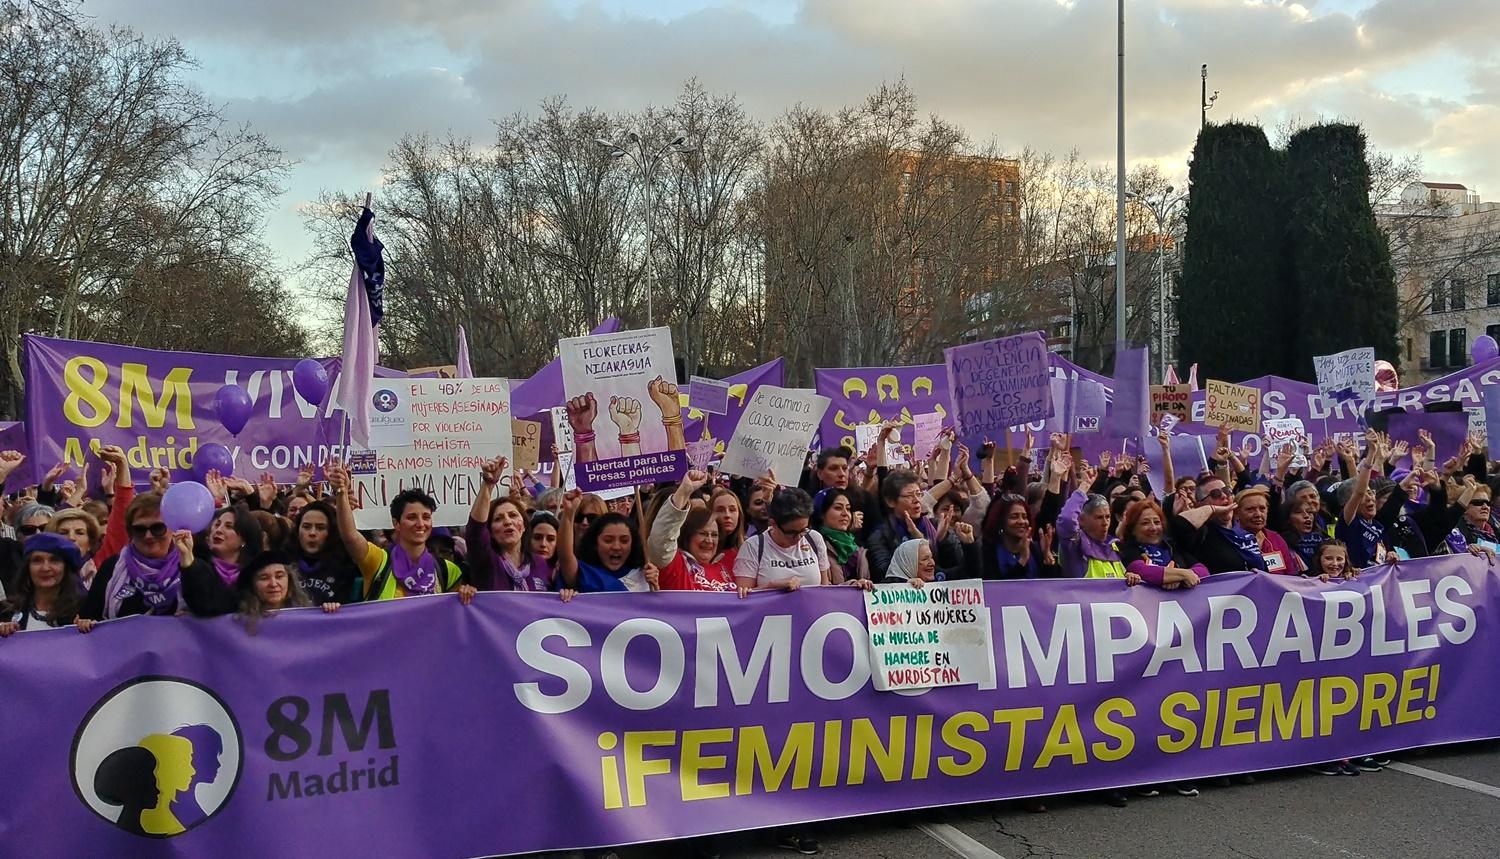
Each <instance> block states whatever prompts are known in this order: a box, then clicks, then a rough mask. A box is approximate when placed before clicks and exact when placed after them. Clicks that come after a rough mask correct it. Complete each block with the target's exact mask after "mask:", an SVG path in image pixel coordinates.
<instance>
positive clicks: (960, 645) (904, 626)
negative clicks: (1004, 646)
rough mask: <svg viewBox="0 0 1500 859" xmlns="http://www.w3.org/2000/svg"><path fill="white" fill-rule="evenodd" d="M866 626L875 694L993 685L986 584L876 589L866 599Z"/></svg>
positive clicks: (900, 585) (946, 583) (956, 582)
mask: <svg viewBox="0 0 1500 859" xmlns="http://www.w3.org/2000/svg"><path fill="white" fill-rule="evenodd" d="M865 625H866V627H867V629H868V630H869V633H870V659H871V665H870V668H871V674H872V679H873V680H874V681H875V689H876V690H877V691H880V692H890V691H893V690H896V689H926V688H930V687H933V686H975V685H980V684H989V683H993V682H994V679H995V665H994V661H993V659H992V658H991V652H992V649H993V648H992V647H991V642H990V619H989V613H988V612H987V611H986V610H985V606H984V585H983V583H982V582H979V581H952V582H928V583H926V584H925V585H924V586H923V587H920V588H914V587H912V586H911V585H910V584H906V583H902V584H891V585H876V586H875V589H874V590H872V591H870V592H869V593H867V594H866V595H865Z"/></svg>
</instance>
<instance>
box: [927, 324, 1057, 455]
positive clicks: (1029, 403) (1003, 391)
mask: <svg viewBox="0 0 1500 859" xmlns="http://www.w3.org/2000/svg"><path fill="white" fill-rule="evenodd" d="M943 356H944V366H945V368H946V370H947V374H948V388H949V390H950V391H951V393H952V396H953V407H954V410H955V414H954V417H955V419H956V423H957V425H958V426H959V427H960V428H961V431H962V432H963V433H964V434H965V435H974V434H988V435H992V436H994V437H997V438H998V437H999V436H1000V435H1001V434H1002V433H1004V432H1005V431H1006V430H1008V429H1009V428H1010V427H1013V426H1020V425H1022V424H1026V423H1030V422H1032V421H1042V420H1046V419H1047V418H1049V417H1052V411H1053V404H1052V386H1051V384H1050V382H1049V378H1050V373H1049V370H1048V366H1049V365H1048V360H1047V341H1046V339H1045V338H1043V337H1042V333H1041V332H1040V331H1033V332H1031V333H1029V334H1017V335H1015V336H1014V337H1002V338H1000V339H998V340H986V341H984V342H982V343H967V344H964V345H962V346H953V347H950V348H947V349H944V350H943Z"/></svg>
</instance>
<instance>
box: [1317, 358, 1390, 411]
mask: <svg viewBox="0 0 1500 859" xmlns="http://www.w3.org/2000/svg"><path fill="white" fill-rule="evenodd" d="M1313 369H1314V370H1315V371H1316V372H1317V374H1318V395H1319V396H1321V397H1322V398H1323V400H1324V402H1327V403H1330V404H1332V403H1347V402H1356V403H1368V402H1370V401H1371V400H1373V399H1375V349H1374V348H1373V347H1369V346H1366V347H1365V348H1363V349H1349V350H1346V351H1344V352H1340V353H1338V354H1336V355H1319V356H1317V357H1315V358H1313Z"/></svg>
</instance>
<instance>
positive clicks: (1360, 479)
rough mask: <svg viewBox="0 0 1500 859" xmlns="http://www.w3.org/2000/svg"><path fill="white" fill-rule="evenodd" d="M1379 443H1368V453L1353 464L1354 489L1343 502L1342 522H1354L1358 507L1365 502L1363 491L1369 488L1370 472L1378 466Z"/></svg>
mask: <svg viewBox="0 0 1500 859" xmlns="http://www.w3.org/2000/svg"><path fill="white" fill-rule="evenodd" d="M1380 459H1381V457H1380V445H1379V444H1378V443H1375V442H1371V443H1370V448H1369V452H1368V455H1367V456H1366V457H1365V461H1364V462H1362V463H1360V464H1359V465H1356V466H1355V472H1356V473H1355V476H1354V491H1353V492H1351V493H1349V500H1348V501H1345V502H1344V511H1343V516H1344V524H1345V525H1349V524H1352V523H1353V522H1354V517H1356V516H1358V515H1359V508H1360V506H1361V505H1363V504H1364V503H1365V491H1366V490H1368V489H1369V488H1370V473H1371V472H1373V471H1374V470H1375V469H1377V468H1379V467H1380Z"/></svg>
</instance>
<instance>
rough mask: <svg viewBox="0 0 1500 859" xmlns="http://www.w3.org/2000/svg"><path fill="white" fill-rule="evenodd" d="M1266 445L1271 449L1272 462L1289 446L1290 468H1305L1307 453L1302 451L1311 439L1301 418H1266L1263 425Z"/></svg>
mask: <svg viewBox="0 0 1500 859" xmlns="http://www.w3.org/2000/svg"><path fill="white" fill-rule="evenodd" d="M1263 429H1264V433H1263V435H1264V437H1265V440H1266V447H1267V448H1269V449H1270V451H1271V460H1272V461H1273V462H1274V461H1275V460H1276V458H1277V457H1279V456H1281V451H1282V450H1283V449H1285V448H1288V447H1290V448H1291V449H1292V453H1293V456H1292V465H1291V467H1292V468H1306V467H1307V455H1306V454H1305V453H1304V451H1305V450H1306V449H1307V446H1308V445H1309V444H1311V441H1310V440H1309V439H1308V437H1307V430H1306V428H1304V427H1303V426H1302V419H1301V418H1275V419H1273V420H1268V421H1266V422H1265V423H1264V425H1263Z"/></svg>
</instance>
